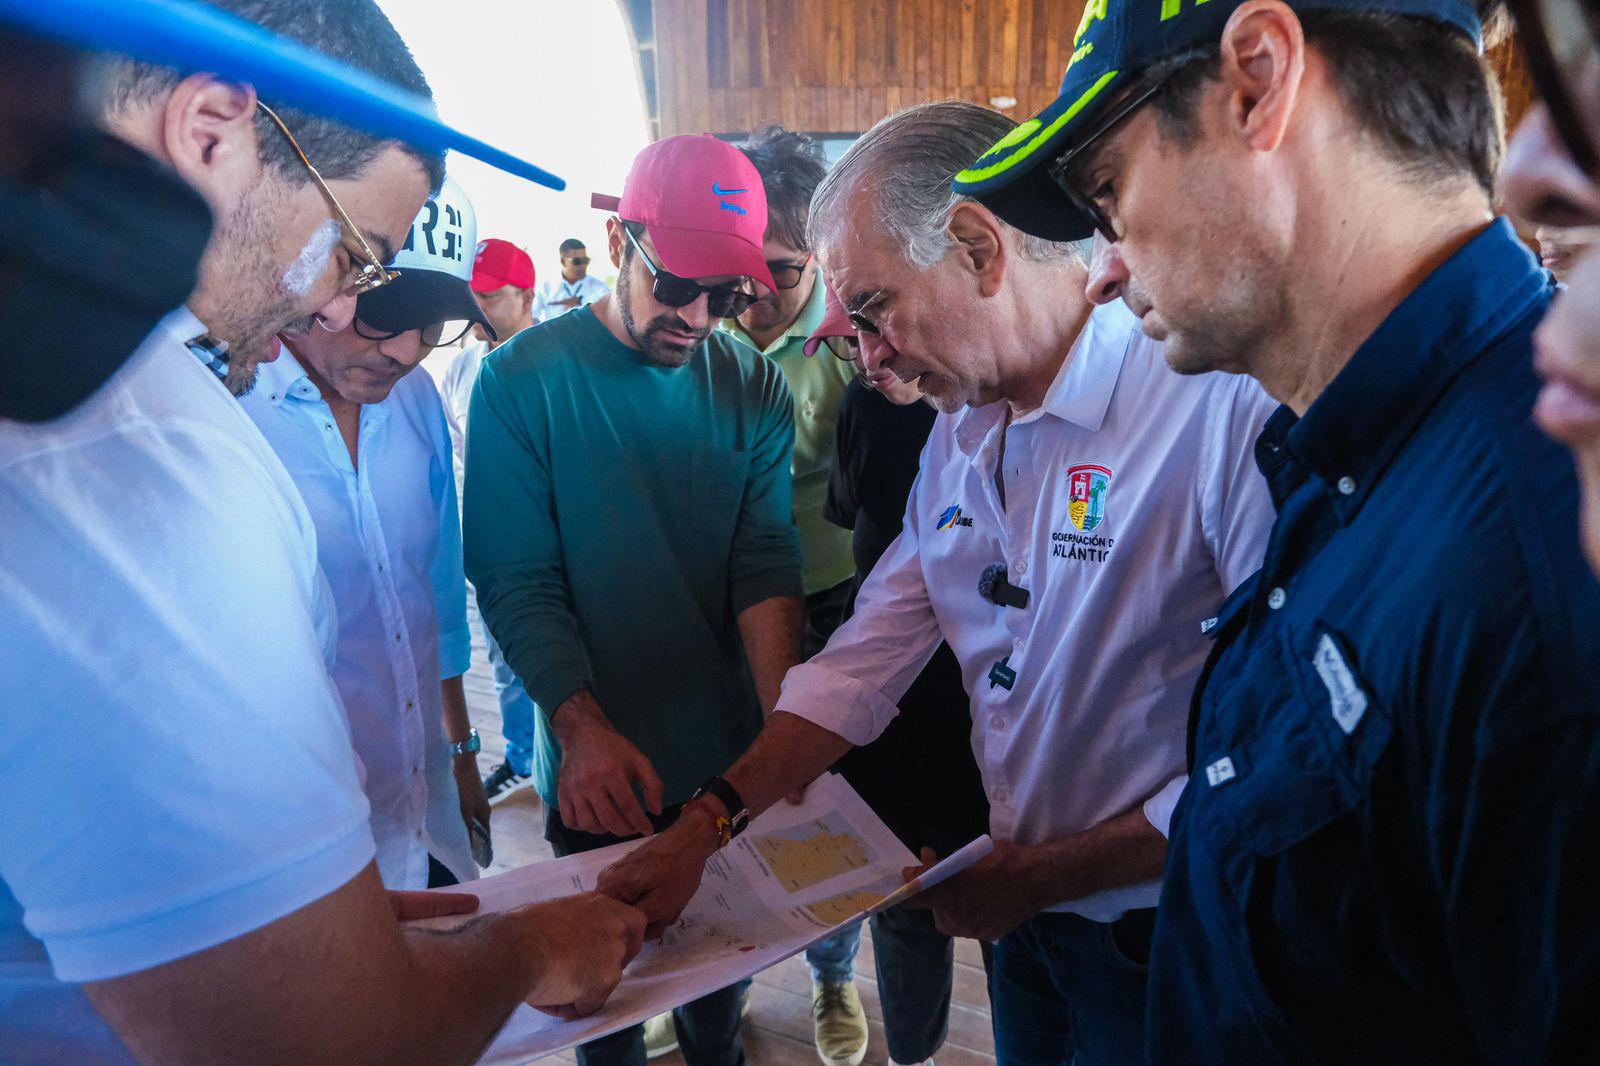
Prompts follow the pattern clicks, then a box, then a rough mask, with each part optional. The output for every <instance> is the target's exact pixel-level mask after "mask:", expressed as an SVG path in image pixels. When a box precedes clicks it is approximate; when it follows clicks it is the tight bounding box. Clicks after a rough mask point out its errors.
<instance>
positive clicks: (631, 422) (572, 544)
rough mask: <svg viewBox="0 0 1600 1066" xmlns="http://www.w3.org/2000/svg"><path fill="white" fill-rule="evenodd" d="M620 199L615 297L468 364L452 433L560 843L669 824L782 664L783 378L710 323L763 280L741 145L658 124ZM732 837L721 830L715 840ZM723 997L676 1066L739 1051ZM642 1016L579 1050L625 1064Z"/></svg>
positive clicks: (680, 1023) (471, 531)
mask: <svg viewBox="0 0 1600 1066" xmlns="http://www.w3.org/2000/svg"><path fill="white" fill-rule="evenodd" d="M595 204H596V206H597V207H600V208H602V209H603V210H607V211H611V212H613V213H614V214H613V216H612V217H611V218H610V219H609V220H608V222H607V235H608V238H609V240H608V244H609V252H610V256H611V261H612V263H613V264H614V265H615V266H616V267H617V268H618V270H619V272H620V275H619V278H618V282H617V288H616V291H615V292H613V293H611V294H609V295H607V296H605V297H603V298H601V299H600V300H598V301H597V302H595V303H594V304H592V305H589V306H586V307H581V308H578V309H577V310H575V311H572V312H571V313H569V314H566V315H563V316H561V317H560V318H556V319H552V320H551V321H548V322H543V323H540V324H539V325H538V326H537V327H535V328H533V329H530V330H525V331H523V333H521V334H520V335H519V336H518V337H516V338H515V339H514V340H511V341H510V342H508V343H506V344H504V345H502V346H501V347H500V348H499V349H498V350H497V351H495V352H494V353H493V354H492V355H491V356H489V358H488V359H486V360H485V361H484V363H483V367H482V369H481V370H480V371H479V374H478V382H477V387H476V389H475V390H474V392H473V397H472V413H471V417H470V419H469V423H468V436H469V439H470V441H471V447H470V449H469V452H470V455H471V462H470V463H469V464H468V466H467V472H466V493H465V518H464V525H465V542H466V570H467V576H468V577H469V578H470V579H471V580H472V583H473V584H474V585H475V586H476V588H477V593H478V604H479V606H480V608H481V609H482V612H483V617H484V620H485V621H486V623H487V624H488V628H489V631H490V632H491V633H492V634H493V635H494V637H495V639H496V640H497V641H498V642H499V644H500V647H501V648H502V649H503V651H504V653H505V658H506V661H507V662H508V663H509V664H510V666H511V668H512V669H513V670H514V671H515V673H516V675H517V676H518V677H520V678H521V679H522V681H523V683H524V684H525V685H526V687H527V691H528V694H529V695H530V696H531V697H532V698H533V700H534V703H535V704H536V705H537V707H538V710H539V713H538V715H537V717H536V722H535V724H536V729H535V738H534V741H535V742H534V754H533V768H532V769H533V775H534V778H535V783H536V785H537V786H538V788H539V791H540V793H541V795H542V796H543V797H544V799H545V802H546V804H547V809H548V814H547V818H546V829H545V835H546V837H547V839H549V841H550V843H551V845H552V846H553V848H554V849H555V852H556V854H558V855H566V854H570V853H573V852H578V851H587V850H590V849H592V848H597V847H602V846H604V845H606V844H610V843H614V842H616V841H617V840H620V839H623V838H626V837H633V836H638V835H641V834H648V833H651V832H654V831H655V830H657V829H661V828H663V827H665V826H666V825H667V824H669V823H670V822H671V821H673V820H674V819H675V818H676V816H677V814H678V811H679V809H680V808H681V807H682V805H683V804H684V803H685V802H686V801H688V800H689V799H691V798H692V797H693V796H695V795H698V794H700V793H701V792H703V791H712V792H715V791H716V790H717V789H719V788H721V787H725V786H724V785H723V784H722V782H721V779H720V778H716V777H714V776H713V775H714V774H716V772H717V771H718V770H719V769H720V768H721V767H723V766H725V765H727V763H728V761H729V760H730V759H731V758H732V756H734V755H736V754H737V753H738V752H739V751H740V750H742V748H743V747H744V745H746V744H747V743H748V742H749V741H750V740H751V739H752V738H754V736H755V735H756V733H758V732H759V731H760V729H761V724H762V720H763V716H764V714H765V713H766V712H768V711H770V710H771V708H772V706H773V704H774V703H775V702H776V701H777V697H778V684H779V681H780V680H781V678H782V676H783V673H784V671H785V670H787V669H788V668H789V667H790V666H793V665H794V664H795V663H797V662H798V661H799V657H800V639H801V630H802V623H803V613H802V601H801V585H800V551H799V544H798V539H797V536H796V533H795V527H794V519H793V514H792V503H791V490H790V474H789V464H790V453H791V450H792V447H793V443H794V417H793V412H792V406H793V405H792V402H791V399H790V395H789V389H788V387H787V386H786V385H785V384H784V380H783V373H782V371H781V370H779V369H778V367H777V366H775V365H774V364H773V363H772V362H771V361H770V360H767V359H763V358H761V357H760V356H759V355H757V354H756V353H755V352H753V351H750V350H749V349H747V348H745V347H744V346H742V345H741V344H739V343H738V342H737V341H735V340H733V339H732V338H731V337H729V336H727V335H726V334H723V333H720V332H718V333H713V332H712V326H713V325H714V324H715V323H716V322H717V320H719V319H722V318H727V317H733V316H737V315H738V314H740V313H741V312H742V311H744V310H745V309H747V308H748V307H749V305H750V304H751V303H752V302H753V301H754V299H755V293H754V291H753V290H752V288H751V286H752V283H757V284H761V285H766V286H768V287H771V286H772V277H771V274H770V273H769V271H768V269H767V264H766V260H765V259H764V257H763V256H762V240H763V235H764V233H765V231H766V227H767V204H766V192H765V189H764V187H763V186H762V183H761V178H760V176H759V175H758V174H757V173H756V171H755V168H754V167H753V166H752V165H751V164H750V162H749V160H747V159H746V158H745V156H744V155H743V153H741V152H740V151H739V150H738V149H736V148H734V147H733V146H732V145H729V144H725V143H723V142H721V141H718V140H716V139H715V138H711V137H673V138H669V139H667V140H664V141H661V142H659V143H657V144H654V145H651V146H650V147H648V148H646V149H645V150H644V151H643V152H642V153H640V155H639V157H638V158H637V159H636V160H635V162H634V165H633V169H632V171H631V172H630V173H629V175H628V181H627V184H626V187H625V189H624V192H623V196H622V198H621V199H620V200H617V199H613V198H607V197H596V198H595ZM731 831H732V830H731V827H730V832H731ZM741 991H742V989H741V987H740V986H733V987H730V988H728V989H724V990H723V991H721V992H716V993H713V994H712V995H710V996H706V997H705V998H703V999H700V1000H697V1001H695V1002H694V1003H690V1004H688V1005H687V1006H684V1007H680V1008H679V1009H678V1010H677V1011H676V1012H675V1019H676V1028H677V1033H678V1039H679V1043H680V1046H681V1047H682V1049H683V1054H684V1058H685V1060H686V1061H687V1062H688V1063H689V1064H690V1066H739V1064H740V1063H743V1062H744V1053H743V1050H742V1049H741V1047H740V1043H739V1035H738V1026H739V1006H740V994H741ZM643 1043H644V1038H643V1027H642V1026H635V1027H633V1028H631V1029H627V1030H624V1031H623V1032H621V1033H618V1034H615V1035H613V1036H609V1037H605V1038H603V1039H601V1040H599V1041H595V1042H593V1043H591V1044H589V1045H587V1046H585V1047H584V1048H580V1049H579V1054H578V1061H579V1062H580V1063H585V1064H592V1066H601V1064H608V1063H636V1062H640V1061H642V1060H643V1056H644V1047H643Z"/></svg>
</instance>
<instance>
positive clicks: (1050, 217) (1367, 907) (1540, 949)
mask: <svg viewBox="0 0 1600 1066" xmlns="http://www.w3.org/2000/svg"><path fill="white" fill-rule="evenodd" d="M1479 32H1480V25H1479V21H1478V16H1477V12H1476V11H1475V10H1474V8H1473V7H1472V6H1471V4H1469V3H1467V2H1466V0H1299V2H1296V3H1294V4H1292V5H1289V4H1284V3H1281V2H1279V0H1248V2H1245V3H1239V2H1236V0H1210V2H1208V3H1205V4H1203V5H1190V4H1187V3H1180V2H1179V0H1172V2H1167V3H1162V4H1160V5H1156V4H1154V3H1144V4H1138V5H1135V4H1131V3H1128V2H1127V0H1109V3H1102V4H1096V3H1091V4H1090V5H1089V7H1088V9H1087V11H1086V13H1085V15H1084V18H1083V22H1082V23H1081V25H1080V27H1079V30H1078V33H1077V36H1076V38H1075V40H1074V61H1073V63H1072V65H1071V66H1070V67H1069V68H1068V72H1067V75H1066V80H1065V83H1064V85H1063V87H1062V94H1061V98H1060V99H1059V100H1058V101H1057V102H1056V103H1055V104H1054V105H1052V106H1051V108H1050V109H1049V110H1047V111H1046V112H1045V114H1043V115H1041V116H1040V117H1039V119H1038V120H1037V121H1035V122H1032V123H1025V124H1024V125H1023V127H1021V128H1020V130H1019V134H1017V135H1013V136H1012V137H1008V138H1007V139H1006V140H1005V141H1003V142H1001V143H1000V144H998V145H996V146H995V148H994V149H992V150H991V151H990V152H989V153H987V154H986V155H985V156H984V157H983V158H981V159H979V160H978V161H977V162H976V163H974V165H973V166H972V168H970V169H969V170H968V171H966V172H964V173H963V175H962V176H961V177H960V178H959V179H958V181H957V189H958V190H959V191H963V192H967V193H970V194H974V195H977V196H979V197H980V198H983V199H984V200H985V202H987V203H989V204H990V205H991V206H992V207H993V208H994V209H995V210H996V211H997V212H998V213H1000V214H1001V215H1002V216H1003V217H1007V219H1008V221H1012V222H1013V223H1014V224H1016V225H1018V226H1021V227H1022V228H1024V229H1028V230H1031V231H1032V232H1035V233H1038V234H1040V235H1042V236H1047V237H1052V238H1055V239H1070V238H1074V237H1083V236H1086V235H1088V234H1089V233H1091V232H1094V233H1097V234H1098V236H1097V238H1096V256H1095V266H1094V269H1093V271H1092V272H1091V277H1090V282H1089V284H1090V288H1091V293H1092V295H1094V296H1095V297H1096V298H1097V299H1101V300H1110V299H1115V298H1118V297H1121V298H1123V299H1125V300H1126V301H1127V303H1128V305H1129V306H1130V307H1132V308H1133V309H1134V311H1135V312H1136V313H1138V314H1139V315H1140V317H1141V318H1142V320H1143V326H1144V329H1145V332H1146V333H1149V334H1150V335H1152V336H1156V337H1160V338H1163V339H1164V340H1165V341H1166V353H1167V357H1168V360H1169V362H1171V364H1172V365H1173V366H1174V368H1175V369H1177V370H1179V371H1180V372H1185V373H1201V372H1205V371H1210V370H1226V371H1232V372H1242V373H1248V374H1250V375H1252V376H1253V377H1256V378H1258V379H1259V380H1260V381H1261V383H1262V384H1263V385H1264V386H1265V387H1266V388H1267V390H1268V391H1269V392H1270V393H1272V395H1273V396H1274V397H1275V398H1277V399H1278V400H1280V401H1281V402H1282V403H1283V405H1284V406H1283V407H1282V408H1281V409H1280V410H1279V411H1278V412H1277V414H1276V415H1274V416H1273V418H1272V419H1271V420H1269V422H1268V424H1267V427H1266V429H1265V431H1264V432H1263V433H1262V436H1261V438H1260V440H1259V442H1258V445H1257V456H1256V458H1257V463H1258V465H1259V466H1260V467H1261V470H1262V472H1263V474H1264V475H1265V476H1266V478H1267V480H1268V482H1269V485H1270V487H1271V491H1272V494H1273V498H1274V502H1275V504H1276V506H1277V510H1278V519H1277V523H1276V525H1275V526H1274V529H1273V534H1272V538H1271V541H1270V543H1269V546H1268V550H1267V556H1266V560H1265V563H1264V566H1263V569H1262V570H1261V572H1260V573H1259V574H1258V575H1257V576H1256V577H1255V578H1253V579H1252V580H1250V581H1247V582H1246V583H1245V584H1244V586H1242V587H1241V588H1240V589H1239V590H1238V591H1237V592H1236V593H1235V594H1234V595H1233V596H1232V597H1231V598H1230V600H1229V601H1228V603H1227V604H1226V605H1225V606H1224V608H1223V610H1222V611H1221V613H1220V615H1219V616H1218V618H1216V619H1214V620H1211V621H1208V622H1207V623H1206V628H1207V629H1208V631H1209V632H1210V633H1211V634H1212V636H1213V637H1214V639H1215V641H1216V646H1215V649H1214V651H1213V653H1212V655H1211V657H1210V660H1209V662H1208V664H1207V667H1206V669H1205V672H1204V673H1203V674H1202V677H1201V681H1200V684H1199V688H1198V691H1197V694H1196V698H1195V703H1194V707H1193V711H1192V716H1191V728H1190V752H1189V755H1190V764H1191V776H1190V778H1189V783H1188V786H1187V788H1186V790H1185V792H1184V794H1183V797H1182V799H1181V800H1180V802H1179V805H1178V808H1177V812H1176V814H1175V815H1174V818H1173V822H1172V833H1171V838H1170V842H1169V845H1168V865H1167V874H1166V882H1165V888H1164V891H1163V894H1162V898H1161V906H1160V912H1159V915H1160V916H1159V919H1158V924H1157V930H1156V938H1155V944H1154V949H1153V954H1152V958H1151V973H1150V1008H1149V1015H1148V1025H1149V1046H1150V1056H1151V1059H1152V1061H1154V1062H1157V1063H1185V1064H1188V1063H1235V1064H1237V1063H1250V1064H1254V1063H1271V1062H1363V1063H1380V1062H1381V1063H1412V1062H1451V1063H1468V1062H1471V1063H1478V1062H1496V1063H1531V1062H1557V1061H1559V1062H1566V1061H1575V1060H1582V1061H1590V1062H1593V1061H1597V1050H1596V1049H1597V1047H1600V1036H1597V1035H1596V1030H1595V1027H1594V1019H1593V1017H1592V1013H1593V1010H1592V1008H1593V1006H1594V1005H1595V1004H1596V1002H1600V906H1597V905H1596V900H1597V899H1600V876H1597V871H1600V863H1596V862H1595V861H1594V856H1593V850H1594V847H1595V844H1596V841H1600V706H1597V704H1600V686H1597V685H1596V684H1595V678H1594V674H1595V670H1596V667H1597V666H1600V625H1597V621H1596V620H1597V619H1600V586H1597V585H1596V583H1595V582H1594V580H1593V578H1592V575H1590V574H1589V572H1588V571H1587V569H1586V567H1585V566H1584V561H1583V555H1582V552H1581V550H1580V548H1579V544H1578V538H1577V533H1576V528H1577V505H1578V491H1577V484H1576V480H1575V478H1574V474H1573V470H1572V465H1571V462H1570V461H1569V460H1567V459H1566V457H1565V456H1564V455H1563V454H1562V453H1561V450H1560V449H1559V448H1558V447H1557V446H1556V445H1554V444H1552V443H1551V442H1550V441H1548V440H1546V439H1545V438H1544V437H1543V436H1542V435H1541V434H1540V433H1539V432H1538V430H1537V429H1536V428H1535V427H1534V426H1533V425H1532V423H1531V422H1530V414H1531V411H1532V407H1533V401H1534V396H1535V394H1536V392H1537V382H1536V379H1535V377H1534V375H1533V372H1532V369H1531V365H1530V356H1531V350H1532V335H1533V331H1534V328H1535V326H1536V325H1537V324H1538V322H1539V319H1540V317H1541V316H1542V315H1543V314H1544V311H1545V309H1546V307H1547V306H1548V304H1549V301H1550V298H1551V295H1552V291H1553V290H1552V288H1551V285H1550V281H1549V279H1548V277H1547V276H1546V275H1545V274H1544V273H1543V271H1541V270H1540V269H1539V268H1538V264H1537V263H1536V262H1535V261H1534V259H1533V257H1532V255H1531V254H1530V253H1529V252H1528V251H1527V249H1526V248H1525V247H1524V246H1523V245H1522V244H1521V243H1520V242H1519V241H1518V240H1517V238H1516V236H1515V234H1514V232H1513V231H1512V229H1511V227H1510V226H1509V225H1508V224H1507V223H1506V222H1505V221H1503V220H1501V221H1496V220H1494V218H1493V216H1492V212H1491V202H1492V196H1493V189H1494V181H1495V176H1496V171H1497V169H1498V165H1499V157H1500V135H1499V129H1498V122H1497V115H1496V104H1495V102H1494V100H1493V96H1492V91H1491V87H1490V80H1489V75H1488V74H1487V73H1486V71H1485V68H1484V65H1483V62H1482V59H1481V56H1480V54H1479V51H1478V43H1479V41H1478V35H1479Z"/></svg>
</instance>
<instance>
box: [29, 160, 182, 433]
mask: <svg viewBox="0 0 1600 1066" xmlns="http://www.w3.org/2000/svg"><path fill="white" fill-rule="evenodd" d="M210 238H211V212H210V211H209V210H208V208H207V207H206V204H205V201H204V200H202V199H201V198H200V196H199V195H198V194H197V193H195V192H194V190H192V189H191V188H189V186H188V185H187V184H185V183H184V182H183V180H182V179H180V178H179V177H177V176H176V175H175V174H173V173H172V172H170V171H169V170H167V169H166V168H164V167H162V166H161V165H160V164H158V163H156V162H155V161H154V160H152V159H150V158H149V157H148V156H146V155H145V154H144V153H143V152H140V151H138V150H137V149H134V148H131V147H129V146H128V145H126V144H124V143H122V142H121V141H119V140H117V139H116V138H114V137H112V136H110V135H109V134H105V133H98V132H96V133H85V134H83V135H82V137H81V139H80V140H79V141H78V142H77V144H76V145H75V146H74V148H73V150H72V151H71V152H70V155H69V157H68V158H67V159H66V160H64V161H63V162H62V163H60V164H59V165H57V166H55V167H53V168H52V174H51V177H50V179H49V181H48V182H47V183H41V184H37V185H36V184H25V183H22V182H19V181H17V180H15V179H12V178H9V177H0V337H4V338H5V342H4V343H3V344H0V418H14V419H19V420H21V421H24V422H43V421H46V420H48V419H52V418H59V417H60V416H61V415H64V414H66V413H67V412H68V411H70V410H72V409H73V408H74V407H76V406H78V405H79V404H80V403H82V402H83V401H85V400H87V399H88V398H89V397H90V396H92V395H94V393H95V391H96V390H97V389H99V388H100V386H101V385H103V384H105V383H106V381H108V380H110V378H111V376H112V375H113V374H115V373H116V372H117V369H118V368H119V367H121V366H122V364H123V363H124V362H125V361H127V358H128V357H129V356H130V355H132V354H133V352H134V350H135V349H136V348H138V347H139V344H140V342H142V341H143V340H144V339H145V337H146V336H148V335H149V333H150V331H151V330H152V329H153V328H154V327H155V325H156V323H157V322H159V321H160V320H161V319H162V318H163V317H164V316H165V315H167V314H168V313H169V312H171V311H173V310H175V309H176V308H177V307H178V305H179V304H181V303H183V302H184V300H186V299H188V297H189V294H190V293H191V292H193V291H194V286H195V280H196V277H197V273H198V268H199V265H200V257H201V255H202V254H204V252H205V248H206V242H207V241H209V240H210Z"/></svg>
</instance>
